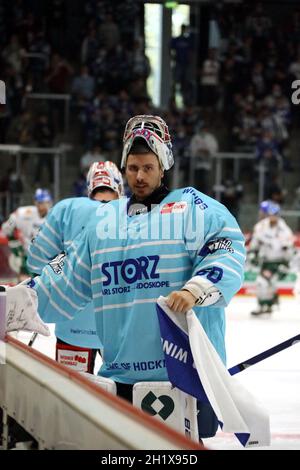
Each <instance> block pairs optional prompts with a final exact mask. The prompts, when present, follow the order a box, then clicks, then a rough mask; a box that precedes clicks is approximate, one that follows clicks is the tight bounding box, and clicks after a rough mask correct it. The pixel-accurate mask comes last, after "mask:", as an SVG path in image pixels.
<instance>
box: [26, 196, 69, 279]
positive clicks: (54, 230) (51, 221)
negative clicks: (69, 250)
mask: <svg viewBox="0 0 300 470" xmlns="http://www.w3.org/2000/svg"><path fill="white" fill-rule="evenodd" d="M63 215H64V206H63V205H62V204H60V203H58V204H57V205H56V206H54V207H53V209H52V210H51V211H50V213H49V215H48V216H47V218H46V220H45V222H44V223H43V225H42V226H41V228H40V230H39V232H38V234H37V236H36V237H35V238H34V239H33V240H32V242H31V244H30V246H29V249H28V257H27V267H28V269H30V271H31V272H33V273H36V274H41V272H42V269H43V268H44V266H45V265H46V264H47V263H49V261H52V260H53V258H55V257H56V256H57V255H58V254H60V253H61V252H62V251H63V250H64V244H63V229H62V223H63Z"/></svg>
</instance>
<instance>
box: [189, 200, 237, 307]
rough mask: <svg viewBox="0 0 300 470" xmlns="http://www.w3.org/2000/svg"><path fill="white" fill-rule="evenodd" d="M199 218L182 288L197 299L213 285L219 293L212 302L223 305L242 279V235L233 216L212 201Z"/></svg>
mask: <svg viewBox="0 0 300 470" xmlns="http://www.w3.org/2000/svg"><path fill="white" fill-rule="evenodd" d="M193 210H194V211H199V208H198V207H194V208H193ZM203 220H204V223H203V228H202V234H201V233H198V234H197V244H198V247H197V249H196V250H193V251H191V252H190V256H191V257H192V260H193V275H192V278H191V279H190V280H189V281H187V283H186V284H185V286H184V289H187V290H189V291H190V292H192V293H193V295H195V297H196V298H198V297H200V295H198V294H200V293H202V292H203V289H205V290H207V291H209V289H210V288H211V287H214V288H217V289H218V291H219V292H220V294H221V296H220V298H219V300H218V301H217V302H216V303H215V304H214V305H215V306H225V305H227V304H228V303H229V302H230V300H231V298H232V297H233V295H234V294H235V293H236V292H237V291H238V290H239V289H240V287H241V286H242V284H243V281H244V265H245V259H246V250H245V240H244V236H243V234H242V232H241V230H240V228H239V226H238V224H237V222H236V220H235V218H234V217H233V216H232V215H231V214H230V212H229V211H228V210H227V209H226V208H225V207H224V206H223V205H222V204H219V203H216V201H215V206H214V207H213V210H210V211H209V213H208V214H205V215H204V218H203ZM199 232H200V231H199ZM214 290H215V289H214Z"/></svg>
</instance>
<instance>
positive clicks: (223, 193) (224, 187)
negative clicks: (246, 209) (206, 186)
mask: <svg viewBox="0 0 300 470" xmlns="http://www.w3.org/2000/svg"><path fill="white" fill-rule="evenodd" d="M214 193H215V194H216V193H219V194H220V197H221V199H220V201H221V202H222V204H224V206H226V207H227V209H228V210H229V211H230V212H231V213H232V215H234V217H235V218H236V219H237V220H238V216H239V211H240V201H241V199H242V197H243V194H244V188H243V185H242V184H240V183H237V182H236V181H234V180H233V179H232V178H227V179H225V180H224V181H223V183H222V184H221V185H220V186H219V187H217V186H216V185H215V186H214ZM214 197H215V196H214Z"/></svg>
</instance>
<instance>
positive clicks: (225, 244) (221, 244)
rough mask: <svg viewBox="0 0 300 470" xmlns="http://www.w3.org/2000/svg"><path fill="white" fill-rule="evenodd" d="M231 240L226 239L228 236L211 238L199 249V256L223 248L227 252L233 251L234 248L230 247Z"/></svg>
mask: <svg viewBox="0 0 300 470" xmlns="http://www.w3.org/2000/svg"><path fill="white" fill-rule="evenodd" d="M231 245H232V240H228V238H219V239H217V240H212V241H210V242H208V243H206V245H204V246H203V247H202V248H201V250H200V251H199V253H198V255H199V256H207V255H211V254H212V253H215V251H217V250H225V251H228V252H229V253H234V249H233V248H231Z"/></svg>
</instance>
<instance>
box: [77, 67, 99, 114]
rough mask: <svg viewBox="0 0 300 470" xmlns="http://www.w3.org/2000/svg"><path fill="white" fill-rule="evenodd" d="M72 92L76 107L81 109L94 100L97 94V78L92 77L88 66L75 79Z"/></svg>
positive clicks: (82, 68)
mask: <svg viewBox="0 0 300 470" xmlns="http://www.w3.org/2000/svg"><path fill="white" fill-rule="evenodd" d="M71 91H72V95H73V98H74V101H75V106H77V107H78V108H79V109H80V108H82V107H83V106H84V105H85V104H86V102H88V101H89V100H91V99H92V97H93V95H94V92H95V78H94V77H92V76H91V75H90V73H89V69H88V67H87V66H86V65H83V66H82V67H81V70H80V75H77V76H76V77H74V79H73V82H72V87H71Z"/></svg>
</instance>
